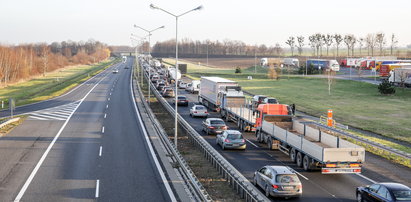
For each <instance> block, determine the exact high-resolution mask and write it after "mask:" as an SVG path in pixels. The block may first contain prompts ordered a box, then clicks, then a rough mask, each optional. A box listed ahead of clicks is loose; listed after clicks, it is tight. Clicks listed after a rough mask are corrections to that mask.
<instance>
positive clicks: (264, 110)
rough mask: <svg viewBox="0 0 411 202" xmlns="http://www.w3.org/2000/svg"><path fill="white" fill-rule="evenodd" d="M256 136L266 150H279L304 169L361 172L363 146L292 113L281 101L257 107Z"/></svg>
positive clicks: (326, 172)
mask: <svg viewBox="0 0 411 202" xmlns="http://www.w3.org/2000/svg"><path fill="white" fill-rule="evenodd" d="M255 134H256V136H257V141H258V142H260V143H267V146H268V148H269V149H279V150H280V151H282V152H284V153H285V154H287V155H289V156H290V159H291V161H293V162H295V163H296V164H297V165H298V166H299V167H302V168H303V169H304V170H307V171H308V170H321V173H322V174H342V173H361V167H362V163H363V162H364V161H365V149H364V148H363V147H360V146H358V145H355V144H352V143H350V142H348V141H346V140H343V139H341V138H340V137H339V136H338V134H336V135H332V134H331V132H330V131H329V130H327V129H324V128H321V127H320V126H318V125H316V124H314V123H313V122H309V121H306V120H304V119H301V118H297V117H295V116H292V114H291V113H290V111H289V107H288V106H287V105H284V104H262V105H259V106H258V112H257V117H256V133H255Z"/></svg>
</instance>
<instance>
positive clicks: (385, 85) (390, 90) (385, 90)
mask: <svg viewBox="0 0 411 202" xmlns="http://www.w3.org/2000/svg"><path fill="white" fill-rule="evenodd" d="M378 91H379V92H380V93H381V94H383V95H389V94H394V93H395V88H394V86H393V85H392V84H391V83H390V82H388V80H383V81H382V82H381V83H380V85H378Z"/></svg>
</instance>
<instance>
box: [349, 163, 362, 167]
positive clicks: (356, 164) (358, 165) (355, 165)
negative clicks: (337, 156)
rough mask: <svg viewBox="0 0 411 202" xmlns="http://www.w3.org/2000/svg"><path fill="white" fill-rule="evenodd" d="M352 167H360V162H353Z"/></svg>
mask: <svg viewBox="0 0 411 202" xmlns="http://www.w3.org/2000/svg"><path fill="white" fill-rule="evenodd" d="M350 167H360V164H359V163H351V164H350Z"/></svg>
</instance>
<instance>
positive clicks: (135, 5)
mask: <svg viewBox="0 0 411 202" xmlns="http://www.w3.org/2000/svg"><path fill="white" fill-rule="evenodd" d="M151 3H153V4H155V5H157V6H159V7H161V8H163V9H165V10H168V11H170V12H172V13H174V14H181V13H183V12H185V11H187V10H190V9H192V8H195V7H197V6H199V5H203V6H204V9H203V10H201V11H195V12H192V13H189V14H187V15H184V16H182V17H181V18H179V29H178V30H179V38H180V39H181V38H186V37H188V38H191V39H195V40H206V39H210V40H220V41H222V40H224V39H232V40H241V41H244V42H245V43H247V44H266V45H269V46H271V45H274V44H275V43H277V42H278V43H280V44H281V45H282V46H286V44H285V43H284V42H285V40H286V39H287V38H288V37H289V36H297V35H303V36H305V37H307V36H308V35H310V34H313V33H316V32H320V33H341V34H348V33H352V34H355V35H356V36H365V35H366V34H367V33H375V32H379V31H382V32H384V33H386V35H391V33H395V34H396V35H397V36H398V39H399V45H401V46H403V45H407V44H411V26H410V20H411V12H410V9H411V1H410V0H392V1H388V0H344V1H335V0H311V1H310V0H299V1H297V0H294V1H293V0H253V1H246V0H244V1H243V0H241V1H240V0H237V1H234V0H64V1H63V0H0V43H6V44H19V43H30V42H48V43H51V42H53V41H63V40H74V41H80V40H87V39H90V38H93V39H95V40H99V41H102V42H105V43H107V44H109V45H131V42H130V33H135V34H137V35H140V36H144V35H145V32H143V31H141V30H139V29H136V28H133V24H137V25H139V26H141V27H144V28H146V29H154V28H156V27H159V26H162V25H165V29H161V30H157V31H156V32H154V33H153V36H152V44H154V43H155V41H164V40H168V39H174V37H175V18H173V17H172V16H170V15H168V14H166V13H164V12H162V11H160V10H153V9H150V7H149V5H150V4H151Z"/></svg>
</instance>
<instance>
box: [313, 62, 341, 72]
mask: <svg viewBox="0 0 411 202" xmlns="http://www.w3.org/2000/svg"><path fill="white" fill-rule="evenodd" d="M306 65H307V67H309V66H311V65H312V66H313V67H314V68H318V69H321V70H325V69H331V70H332V71H336V72H338V71H340V64H338V62H337V60H323V59H310V60H307V61H306Z"/></svg>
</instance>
